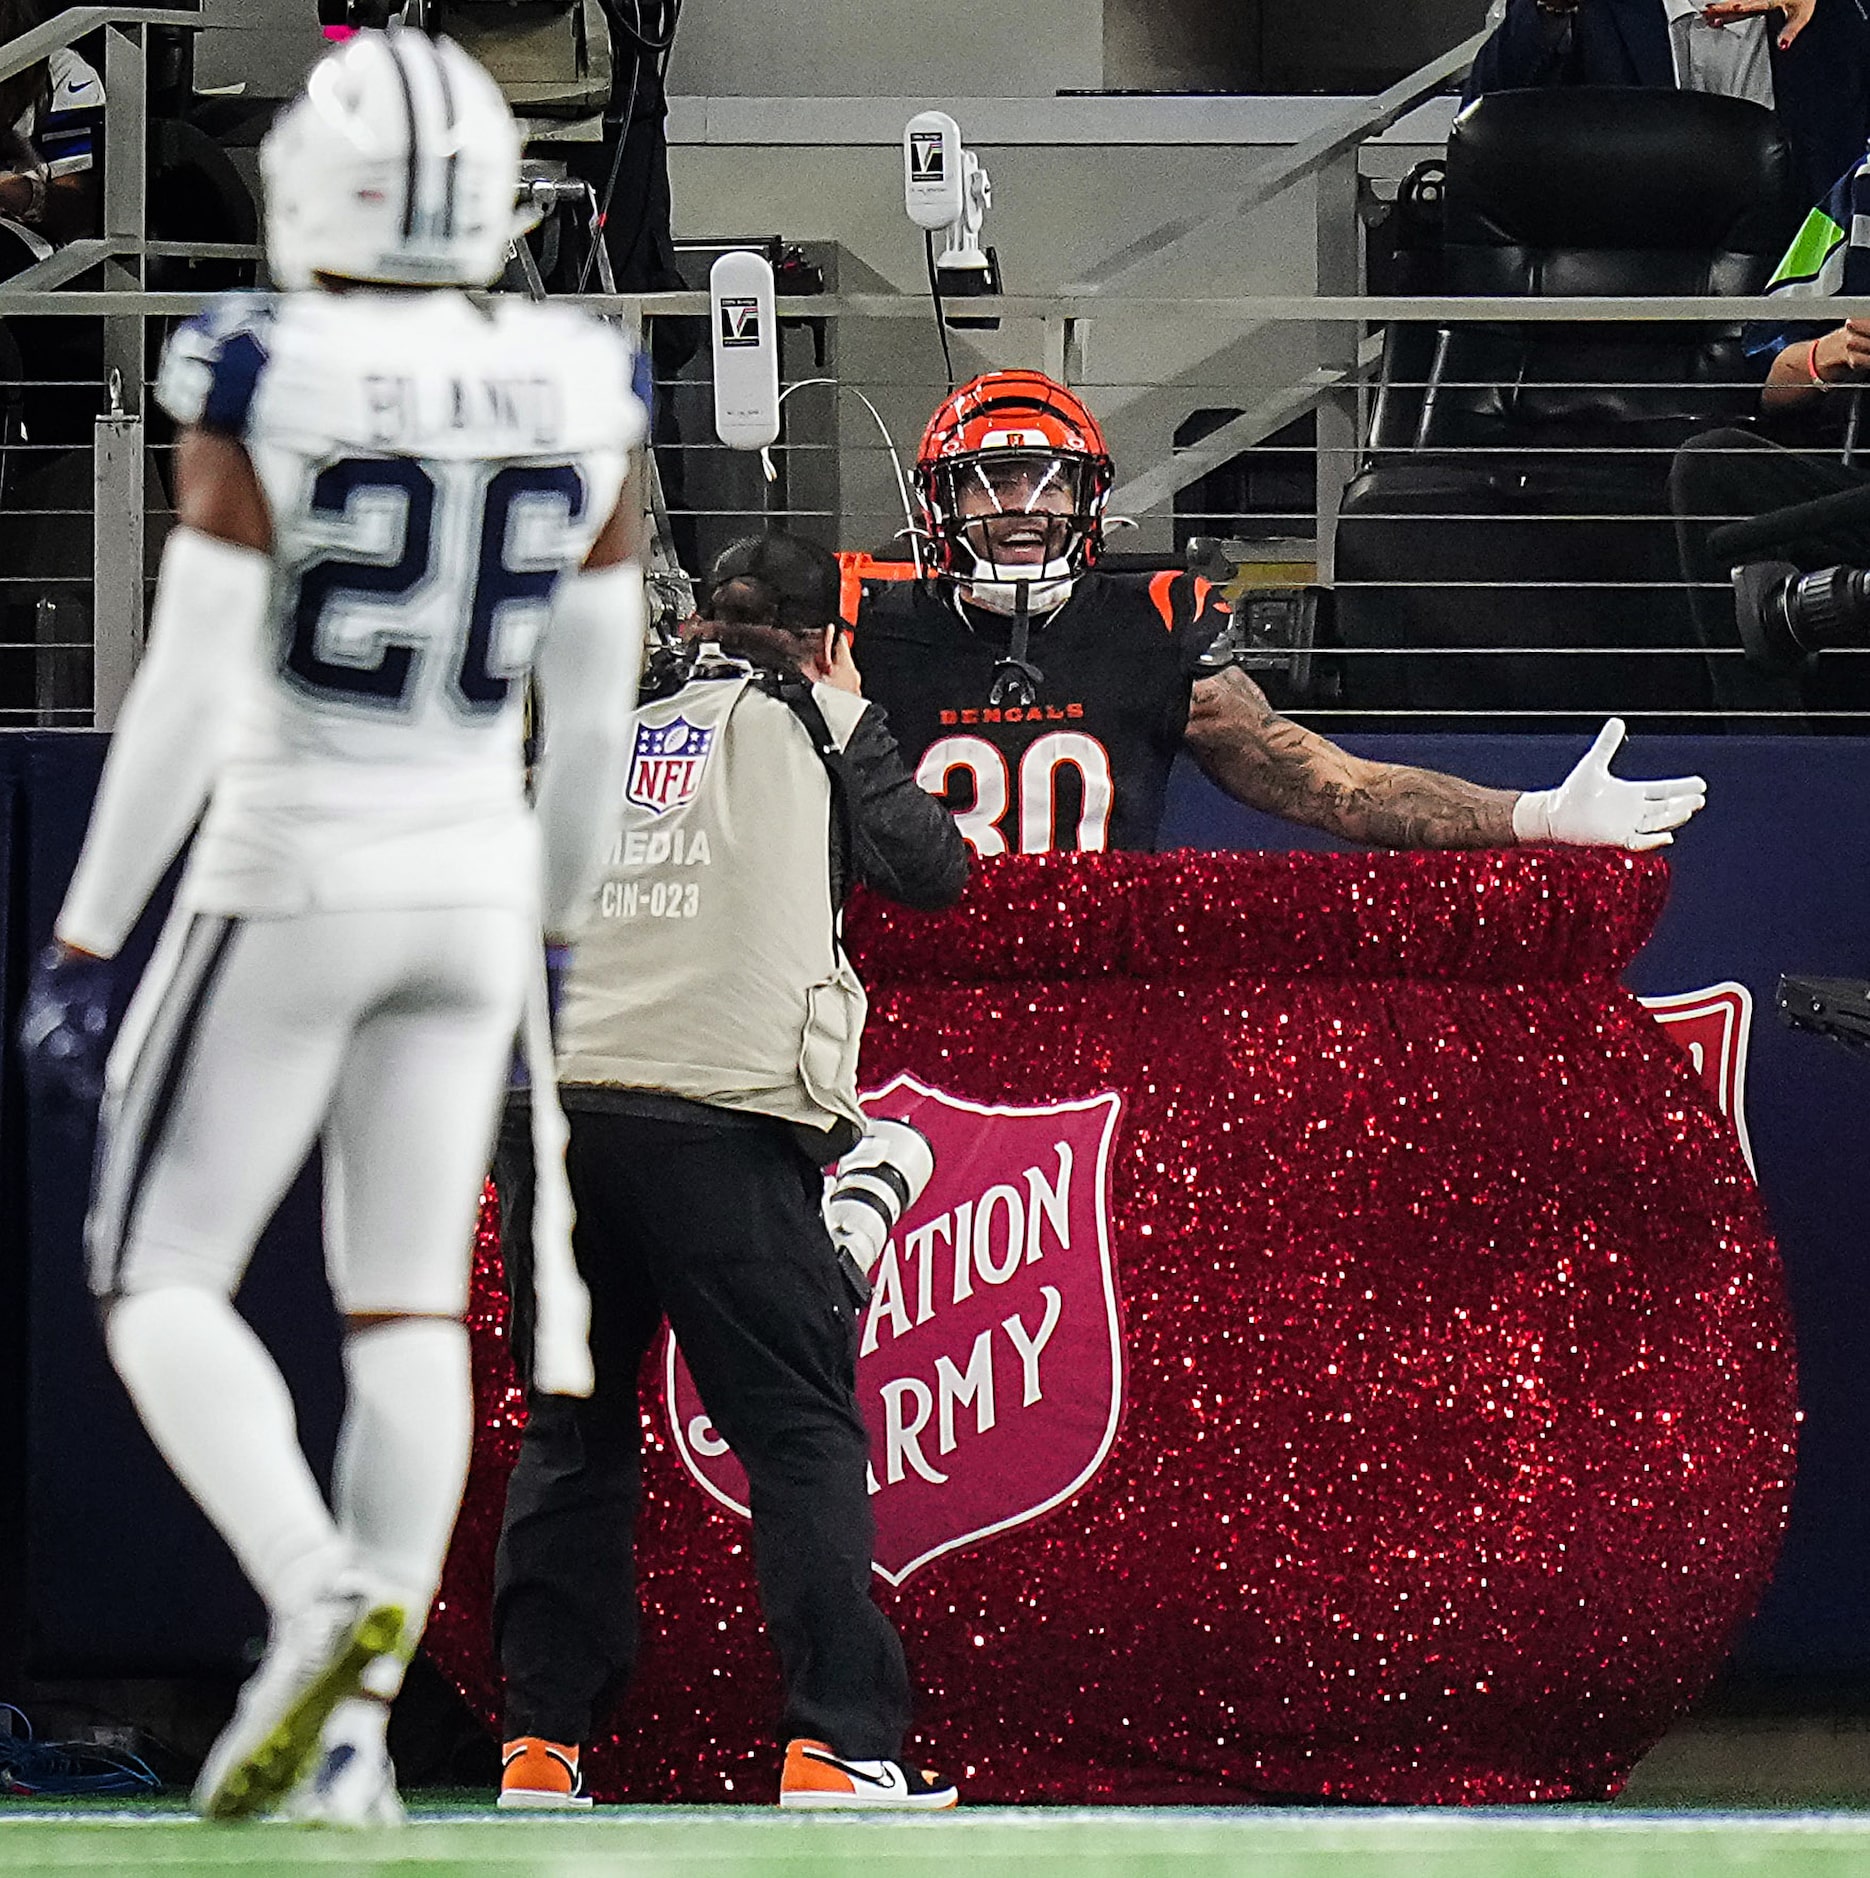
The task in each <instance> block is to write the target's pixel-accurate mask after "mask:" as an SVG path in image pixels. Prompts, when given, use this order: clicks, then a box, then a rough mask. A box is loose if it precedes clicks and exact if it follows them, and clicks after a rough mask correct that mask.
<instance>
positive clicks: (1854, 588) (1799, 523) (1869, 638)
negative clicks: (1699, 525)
mask: <svg viewBox="0 0 1870 1878" xmlns="http://www.w3.org/2000/svg"><path fill="white" fill-rule="evenodd" d="M1859 532H1861V533H1862V534H1863V535H1864V537H1865V539H1866V540H1870V488H1866V489H1844V490H1840V491H1838V492H1837V493H1835V494H1833V495H1828V496H1819V497H1817V498H1816V499H1814V500H1812V501H1809V502H1796V503H1794V504H1793V505H1792V506H1791V507H1790V508H1783V509H1773V510H1771V511H1769V512H1768V513H1766V514H1764V515H1749V516H1747V517H1745V518H1744V519H1743V520H1740V521H1735V522H1729V523H1727V524H1726V526H1725V527H1722V528H1717V529H1715V530H1714V532H1713V533H1712V534H1711V535H1709V537H1708V547H1709V549H1710V551H1711V552H1712V553H1714V554H1717V555H1720V556H1721V557H1722V558H1723V560H1724V561H1725V562H1726V564H1727V565H1728V566H1729V567H1731V568H1732V569H1733V583H1734V616H1735V619H1736V622H1737V623H1738V625H1739V627H1740V643H1741V644H1742V645H1743V646H1744V647H1745V648H1746V652H1747V657H1748V659H1750V660H1751V661H1752V662H1753V663H1754V664H1755V665H1758V666H1760V667H1762V668H1763V669H1764V670H1766V671H1772V672H1786V671H1791V670H1794V669H1795V668H1796V667H1798V666H1800V665H1803V664H1804V663H1805V662H1806V661H1807V660H1809V659H1812V658H1815V657H1816V656H1817V655H1818V654H1819V653H1820V652H1827V651H1831V650H1833V649H1836V648H1842V647H1850V646H1870V568H1863V567H1827V568H1821V569H1820V570H1819V571H1818V572H1817V573H1815V574H1806V573H1801V572H1800V571H1799V569H1798V568H1796V567H1794V566H1793V565H1792V563H1791V562H1790V561H1787V560H1785V559H1783V558H1775V559H1772V560H1757V561H1750V560H1749V559H1748V558H1747V557H1748V556H1749V555H1753V554H1760V553H1762V552H1764V553H1766V554H1773V553H1774V551H1775V550H1777V551H1778V555H1779V556H1780V557H1783V554H1784V550H1785V544H1786V543H1787V542H1790V541H1795V540H1798V539H1801V538H1803V539H1806V540H1810V539H1812V538H1814V537H1816V538H1819V539H1823V538H1824V537H1826V536H1827V535H1828V536H1830V537H1831V538H1832V539H1836V538H1838V536H1839V535H1840V534H1842V536H1843V538H1844V539H1846V540H1852V539H1855V537H1856V535H1857V534H1858V533H1859Z"/></svg>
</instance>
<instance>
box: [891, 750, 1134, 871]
mask: <svg viewBox="0 0 1870 1878" xmlns="http://www.w3.org/2000/svg"><path fill="white" fill-rule="evenodd" d="M1061 769H1075V770H1076V771H1077V772H1078V783H1079V790H1080V797H1081V801H1082V803H1083V806H1082V808H1081V809H1080V810H1079V813H1078V829H1077V838H1076V839H1075V840H1073V839H1071V838H1069V836H1067V838H1066V839H1065V840H1063V841H1061V840H1060V839H1059V835H1060V830H1059V828H1058V772H1059V771H1060V770H1061ZM956 770H965V771H966V772H967V774H968V775H969V776H970V777H971V778H972V779H973V783H974V800H973V802H972V803H971V804H969V806H968V807H966V808H964V809H956V810H955V817H954V819H955V826H956V827H957V828H959V829H960V831H961V832H962V834H963V835H965V836H966V837H967V839H968V841H969V842H970V843H971V844H972V846H973V849H974V852H975V853H976V854H980V855H989V854H1004V853H1006V851H1007V837H1006V835H1005V834H1004V833H1003V832H1002V830H1001V826H1000V825H1001V823H1002V822H1003V821H1004V820H1005V819H1006V812H1007V810H1008V809H1009V808H1010V807H1011V806H1012V794H1013V789H1012V784H1013V772H1012V771H1011V769H1010V768H1009V767H1008V765H1007V760H1006V758H1005V756H1003V755H1002V754H1001V752H1000V751H999V750H998V749H997V748H996V747H995V746H994V745H993V744H991V743H989V742H988V741H987V739H986V738H985V737H944V738H942V740H941V741H940V742H939V743H932V744H930V745H929V747H928V748H927V749H926V750H925V751H924V752H923V753H922V761H921V763H920V764H919V765H918V766H917V768H916V781H917V782H918V783H920V784H921V785H922V787H923V788H924V789H926V790H927V791H928V792H929V794H930V795H936V796H939V795H946V794H947V793H948V784H949V781H950V779H951V778H952V777H953V775H954V773H955V771H956ZM1111 792H1112V783H1111V775H1110V752H1109V751H1108V750H1106V749H1105V748H1104V746H1103V745H1102V744H1101V743H1099V742H1098V740H1097V739H1096V738H1095V737H1087V736H1086V735H1085V734H1084V733H1083V732H1082V731H1077V730H1055V731H1052V732H1050V733H1049V734H1048V735H1046V736H1043V737H1041V738H1039V740H1038V741H1037V742H1036V743H1031V744H1028V745H1027V746H1026V752H1025V754H1024V755H1023V756H1022V757H1021V758H1020V760H1019V816H1018V835H1019V852H1020V853H1021V854H1050V853H1051V852H1052V850H1053V849H1054V848H1058V847H1064V848H1077V849H1078V850H1080V851H1081V852H1083V853H1086V854H1092V853H1099V852H1101V851H1102V850H1103V849H1104V848H1105V847H1107V846H1108V845H1109V838H1110V802H1111Z"/></svg>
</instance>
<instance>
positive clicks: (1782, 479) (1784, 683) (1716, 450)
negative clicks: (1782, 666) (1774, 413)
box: [1669, 430, 1870, 728]
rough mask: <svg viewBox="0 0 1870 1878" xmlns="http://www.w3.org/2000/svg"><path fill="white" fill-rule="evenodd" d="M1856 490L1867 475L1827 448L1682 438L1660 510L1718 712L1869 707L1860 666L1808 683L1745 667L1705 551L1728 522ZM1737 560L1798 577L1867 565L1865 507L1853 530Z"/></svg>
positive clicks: (1818, 675)
mask: <svg viewBox="0 0 1870 1878" xmlns="http://www.w3.org/2000/svg"><path fill="white" fill-rule="evenodd" d="M1866 487H1870V468H1864V469H1857V468H1850V469H1847V468H1846V467H1845V466H1844V464H1843V463H1842V461H1841V460H1840V458H1839V454H1838V453H1837V452H1836V450H1835V449H1834V450H1832V451H1829V452H1827V451H1826V450H1824V449H1823V448H1822V447H1819V448H1815V449H1812V450H1809V451H1807V450H1789V449H1787V448H1785V447H1784V446H1783V445H1781V444H1777V443H1774V442H1773V441H1771V439H1769V438H1767V437H1763V436H1761V435H1760V434H1759V433H1758V432H1757V431H1750V430H1716V431H1710V432H1708V433H1707V434H1706V435H1704V436H1700V437H1691V438H1690V439H1689V440H1688V442H1687V443H1685V444H1684V445H1683V446H1682V448H1681V449H1680V450H1679V451H1677V452H1676V457H1675V463H1674V466H1673V468H1672V469H1671V471H1670V473H1669V501H1670V504H1671V506H1672V507H1673V509H1674V511H1675V528H1676V537H1677V540H1678V542H1679V543H1680V546H1681V551H1682V569H1683V573H1684V575H1685V577H1686V578H1687V580H1688V581H1689V582H1690V583H1691V585H1690V588H1689V595H1688V598H1689V605H1690V607H1691V609H1692V610H1693V613H1694V619H1695V628H1696V631H1697V632H1698V633H1699V635H1700V638H1701V644H1702V646H1703V648H1704V649H1705V650H1706V651H1707V653H1708V654H1709V659H1708V669H1709V676H1710V678H1711V680H1712V682H1713V688H1714V701H1715V704H1716V705H1717V706H1718V707H1719V708H1720V709H1721V710H1724V711H1781V712H1787V711H1789V712H1794V713H1797V712H1802V711H1805V710H1807V709H1820V710H1822V709H1832V710H1840V709H1842V710H1863V709H1865V708H1870V659H1860V658H1858V657H1857V656H1856V655H1854V654H1852V655H1832V656H1831V657H1830V658H1828V659H1826V660H1823V661H1821V663H1820V664H1819V665H1818V666H1817V667H1816V669H1815V670H1813V671H1812V672H1811V673H1809V674H1775V673H1771V672H1762V671H1759V670H1756V669H1755V668H1753V667H1752V666H1750V665H1748V664H1747V662H1746V660H1745V659H1744V658H1743V657H1742V656H1741V646H1740V629H1739V627H1738V626H1737V625H1736V623H1735V619H1734V595H1733V588H1732V585H1731V583H1730V580H1729V575H1730V572H1731V569H1730V567H1729V565H1728V560H1727V557H1724V556H1721V555H1717V554H1715V553H1713V552H1712V551H1711V550H1710V548H1709V546H1708V538H1709V537H1710V536H1711V535H1712V534H1713V533H1714V531H1715V530H1716V529H1717V528H1720V527H1722V526H1723V525H1724V524H1726V523H1728V522H1732V521H1738V520H1740V519H1741V518H1742V517H1745V516H1753V515H1764V514H1766V513H1767V512H1768V511H1770V510H1772V509H1782V508H1790V507H1791V506H1792V505H1793V504H1794V503H1797V502H1811V501H1814V500H1816V499H1817V498H1818V497H1820V496H1829V495H1836V494H1839V493H1840V492H1842V491H1843V490H1846V489H1863V488H1866ZM1747 558H1748V559H1749V560H1755V561H1771V560H1783V561H1790V562H1791V563H1792V564H1793V565H1794V566H1796V567H1798V568H1799V569H1800V570H1801V571H1802V572H1804V573H1812V572H1815V571H1816V570H1817V569H1819V568H1821V567H1833V566H1836V565H1837V564H1838V563H1840V562H1843V563H1848V564H1850V565H1853V566H1859V567H1861V566H1870V504H1867V505H1866V510H1865V517H1864V520H1863V521H1862V522H1861V523H1858V524H1855V525H1852V526H1839V525H1835V524H1834V525H1833V526H1831V527H1830V528H1827V529H1820V530H1816V531H1806V532H1803V533H1798V534H1793V535H1789V536H1787V537H1786V539H1784V540H1783V541H1776V542H1773V543H1772V544H1770V545H1769V546H1766V547H1762V548H1757V549H1754V550H1753V551H1752V552H1751V553H1750V554H1749V555H1748V556H1747ZM1767 728H1771V727H1770V726H1768V727H1767ZM1840 728H1852V726H1840ZM1858 728H1860V726H1859V727H1858Z"/></svg>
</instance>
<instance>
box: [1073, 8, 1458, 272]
mask: <svg viewBox="0 0 1870 1878" xmlns="http://www.w3.org/2000/svg"><path fill="white" fill-rule="evenodd" d="M1487 39H1488V33H1487V32H1486V31H1482V32H1478V33H1475V34H1474V35H1473V36H1472V37H1471V38H1469V39H1464V40H1463V41H1462V42H1461V43H1460V44H1459V45H1458V46H1456V47H1455V48H1454V50H1453V51H1452V52H1444V53H1443V54H1442V56H1441V57H1440V58H1439V59H1435V60H1432V61H1431V62H1430V63H1429V64H1427V65H1425V66H1423V67H1422V68H1421V70H1420V71H1416V72H1411V73H1410V74H1409V76H1408V77H1407V78H1404V79H1400V80H1399V81H1398V82H1397V83H1395V84H1394V85H1392V86H1390V88H1389V90H1387V91H1385V92H1380V93H1379V94H1378V95H1377V96H1376V97H1374V98H1372V99H1371V100H1370V101H1369V102H1368V103H1366V104H1360V105H1357V106H1354V107H1353V108H1352V109H1351V110H1348V111H1346V112H1345V113H1344V114H1343V115H1342V116H1341V117H1336V118H1333V119H1332V121H1331V122H1330V123H1329V124H1327V125H1325V126H1324V128H1323V129H1322V130H1317V131H1314V132H1313V133H1312V134H1311V136H1309V137H1307V138H1305V139H1304V140H1303V141H1302V142H1299V143H1295V144H1294V145H1293V146H1292V148H1291V149H1290V150H1288V151H1287V152H1286V153H1285V155H1283V156H1281V157H1276V158H1274V159H1273V161H1272V162H1270V163H1264V164H1262V165H1261V166H1260V167H1259V168H1258V169H1257V170H1255V171H1254V172H1253V179H1252V181H1251V182H1249V183H1248V184H1247V186H1246V188H1245V189H1244V190H1243V191H1242V192H1241V193H1240V194H1239V195H1238V196H1236V197H1235V198H1234V200H1233V201H1232V202H1231V203H1229V204H1228V206H1227V207H1226V208H1224V209H1221V210H1218V211H1217V212H1215V213H1214V214H1212V215H1202V216H1194V215H1184V216H1178V217H1176V219H1175V220H1173V221H1171V222H1165V223H1164V224H1163V225H1162V226H1161V227H1160V228H1155V229H1152V230H1151V231H1150V232H1149V233H1148V234H1146V235H1142V236H1139V237H1138V238H1137V239H1136V240H1135V241H1133V242H1131V243H1130V244H1129V245H1128V246H1127V247H1125V248H1122V249H1120V250H1119V251H1118V252H1117V253H1116V254H1113V255H1112V256H1111V257H1110V259H1109V260H1108V261H1106V262H1105V263H1104V264H1103V266H1102V267H1100V268H1098V269H1096V270H1095V271H1094V272H1093V273H1090V274H1087V275H1086V276H1085V277H1084V278H1083V279H1082V280H1079V281H1073V282H1072V283H1070V284H1069V285H1068V286H1066V287H1063V288H1062V289H1060V291H1061V292H1062V293H1064V294H1067V295H1075V294H1097V293H1103V292H1105V291H1106V290H1107V289H1108V288H1110V287H1111V286H1112V285H1114V284H1115V283H1116V282H1117V281H1119V280H1122V279H1124V278H1125V277H1127V276H1128V275H1131V274H1134V273H1136V272H1137V271H1138V270H1139V269H1141V268H1144V267H1149V268H1151V269H1152V270H1153V269H1155V268H1158V267H1160V266H1161V264H1162V260H1163V257H1164V256H1165V255H1167V254H1169V253H1171V252H1172V251H1173V250H1175V249H1177V248H1180V247H1183V246H1184V245H1186V244H1188V243H1191V242H1202V243H1204V244H1207V245H1210V246H1211V245H1212V244H1213V243H1214V242H1215V240H1216V239H1217V237H1218V236H1219V234H1220V233H1221V231H1222V230H1223V229H1224V228H1226V227H1228V226H1230V225H1231V224H1233V223H1235V222H1237V221H1239V220H1240V219H1241V217H1242V216H1245V215H1250V214H1251V213H1252V212H1253V211H1254V210H1255V209H1257V208H1260V207H1262V206H1263V205H1264V204H1265V203H1268V202H1270V201H1271V200H1272V199H1273V197H1275V196H1277V195H1283V194H1284V193H1285V191H1286V190H1288V189H1290V188H1291V187H1292V185H1293V184H1294V183H1297V182H1302V181H1303V180H1304V179H1305V178H1306V177H1307V176H1310V175H1312V174H1314V173H1315V172H1316V171H1319V170H1322V169H1324V168H1325V167H1326V166H1327V165H1328V164H1331V163H1335V162H1336V161H1337V160H1338V159H1339V158H1340V157H1341V156H1343V154H1344V153H1345V152H1346V151H1351V152H1353V153H1354V152H1355V151H1356V149H1357V147H1358V146H1359V145H1360V144H1363V143H1367V142H1368V141H1369V140H1370V139H1371V138H1372V137H1378V136H1381V135H1382V134H1383V132H1384V131H1386V130H1388V129H1389V127H1390V126H1391V125H1392V124H1394V123H1395V122H1396V121H1397V119H1398V118H1401V117H1406V116H1407V115H1408V114H1409V112H1411V111H1413V110H1414V109H1415V108H1416V106H1417V105H1418V104H1421V103H1422V102H1423V101H1424V100H1425V99H1428V98H1432V97H1434V96H1436V95H1437V94H1438V93H1439V92H1441V91H1443V90H1444V89H1445V88H1446V87H1447V85H1448V82H1449V80H1450V79H1455V78H1459V77H1461V76H1462V74H1463V73H1465V72H1466V70H1467V68H1468V67H1469V66H1470V65H1472V64H1473V63H1474V55H1475V54H1476V53H1477V52H1479V51H1480V49H1481V47H1482V46H1484V45H1485V44H1486V43H1487Z"/></svg>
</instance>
